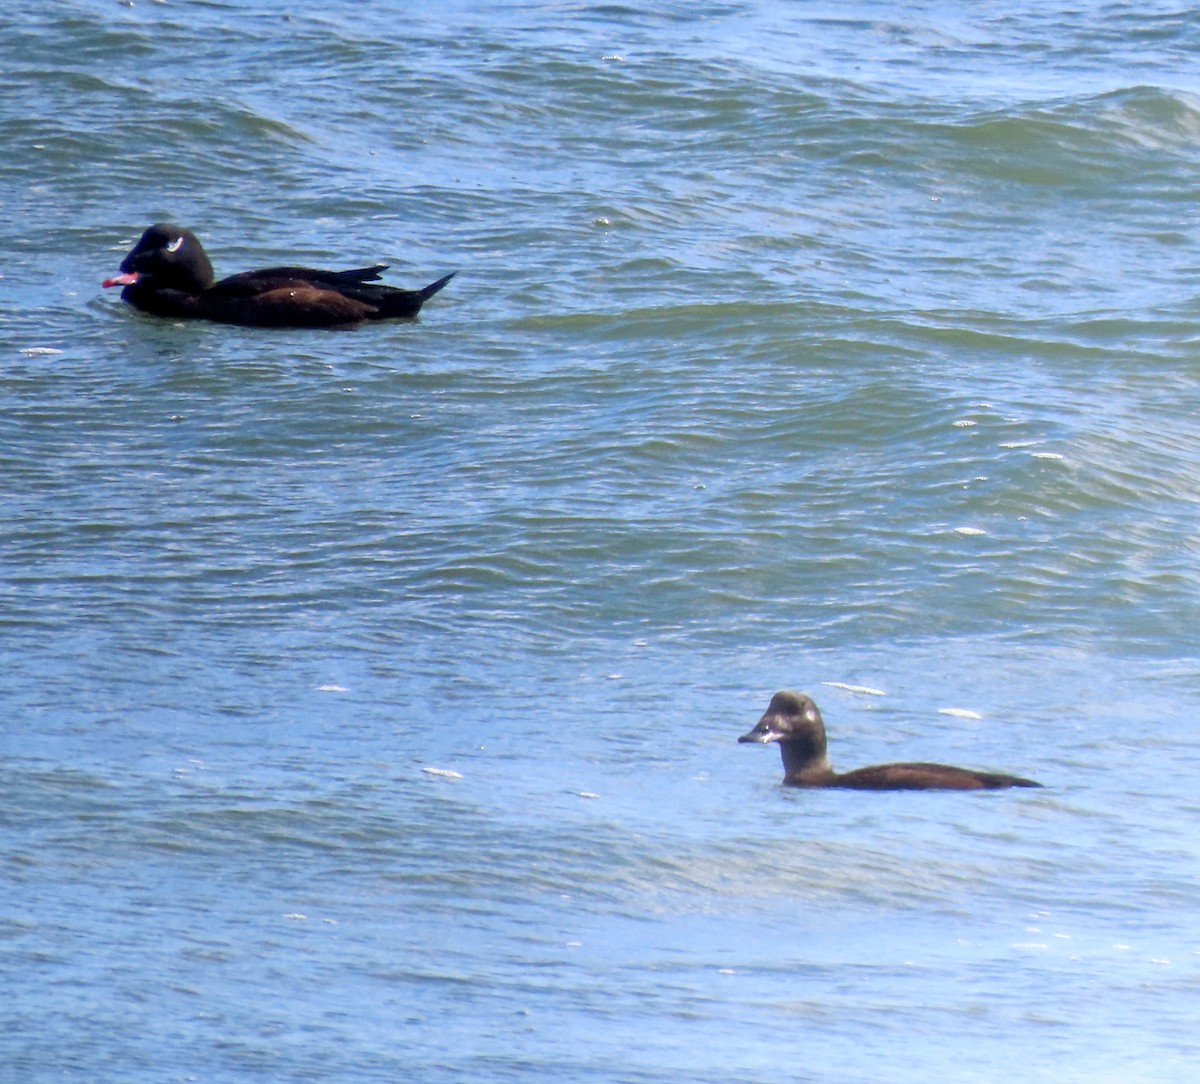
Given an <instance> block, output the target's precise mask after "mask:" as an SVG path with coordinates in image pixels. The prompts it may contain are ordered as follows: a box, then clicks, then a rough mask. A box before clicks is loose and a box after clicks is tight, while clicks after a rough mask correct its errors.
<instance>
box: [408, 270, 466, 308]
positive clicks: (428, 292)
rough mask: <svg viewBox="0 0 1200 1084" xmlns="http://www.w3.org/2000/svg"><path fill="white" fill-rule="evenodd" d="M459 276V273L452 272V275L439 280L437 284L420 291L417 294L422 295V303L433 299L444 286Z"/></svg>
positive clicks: (431, 284) (432, 283) (433, 283)
mask: <svg viewBox="0 0 1200 1084" xmlns="http://www.w3.org/2000/svg"><path fill="white" fill-rule="evenodd" d="M457 274H458V272H457V271H451V272H450V274H448V275H443V276H442V277H441V278H440V279H438V280H437V282H431V283H430V284H429V285H428V286H426V287H425V288H424V289H423V290H418V291H417V293H418V294H419V295H420V298H421V301H422V302H426V301H428V300H429V299H430V298H431V297H433V295H434V294H436V293H437V292H438V290H440V289H441V288H442V287H443V286H445V285H446V283H448V282H449V281H450V280H451V279H452V278H454V276H455V275H457Z"/></svg>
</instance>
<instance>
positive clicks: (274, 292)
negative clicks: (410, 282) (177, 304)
mask: <svg viewBox="0 0 1200 1084" xmlns="http://www.w3.org/2000/svg"><path fill="white" fill-rule="evenodd" d="M225 281H228V280H225ZM225 281H222V282H220V283H218V284H217V286H215V287H213V288H212V289H211V290H206V291H205V292H204V293H203V295H201V298H200V300H199V302H198V304H197V308H198V311H197V315H199V316H203V317H204V318H205V319H208V320H217V321H219V322H221V323H225V324H242V325H245V326H247V327H348V326H350V325H352V324H359V323H362V321H364V320H369V319H370V318H371V317H373V316H375V315H376V313H377V311H378V310H377V309H376V308H375V307H374V306H372V305H367V304H364V303H363V302H362V301H357V300H355V299H354V298H352V297H347V296H346V295H345V294H343V293H341V292H340V291H338V290H336V289H326V288H324V287H321V286H314V285H312V284H310V283H306V282H299V281H293V282H287V281H284V282H283V283H282V284H279V283H276V284H275V285H274V286H273V287H270V286H268V288H261V286H262V284H260V287H259V288H256V289H250V288H249V287H248V284H245V283H243V284H235V285H234V286H232V287H230V288H228V289H225V288H224V287H225Z"/></svg>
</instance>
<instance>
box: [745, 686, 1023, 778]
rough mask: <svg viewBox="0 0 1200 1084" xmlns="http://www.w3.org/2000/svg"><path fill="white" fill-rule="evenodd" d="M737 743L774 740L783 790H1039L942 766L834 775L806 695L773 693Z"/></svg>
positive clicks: (990, 775) (883, 768) (814, 708)
mask: <svg viewBox="0 0 1200 1084" xmlns="http://www.w3.org/2000/svg"><path fill="white" fill-rule="evenodd" d="M738 741H739V742H760V743H762V744H764V745H765V744H767V743H768V742H778V743H779V752H780V753H781V754H782V756H783V773H784V774H783V782H784V785H785V786H789V787H848V788H850V789H853V790H1000V789H1002V788H1004V787H1040V786H1041V783H1035V782H1034V781H1033V780H1032V779H1022V778H1021V777H1020V776H1019V775H1005V774H1004V773H1002V772H977V771H973V770H972V769H970V768H953V767H951V766H950V765H948V764H924V763H913V764H879V765H876V766H875V767H873V768H858V769H856V770H855V771H852V772H844V773H841V774H839V773H838V772H835V771H834V770H833V769H832V768H831V767H830V766H829V753H828V752H827V750H826V746H825V724H824V723H823V722H822V721H821V713H820V711H819V710H817V705H816V704H814V703H813V702H812V699H811V698H810V697H807V696H805V695H803V694H802V693H793V692H787V691H784V692H778V693H776V694H775V695H774V696H773V697H771V704H770V706H769V707H768V708H767V710H766V713H765V714H764V715H763V717H762V718H761V719H759V721H758V725H757V726H756V727H755V728H754V729H753V730H751V731H750V733H749V734H743V735H742V736H741V737H740V738H738Z"/></svg>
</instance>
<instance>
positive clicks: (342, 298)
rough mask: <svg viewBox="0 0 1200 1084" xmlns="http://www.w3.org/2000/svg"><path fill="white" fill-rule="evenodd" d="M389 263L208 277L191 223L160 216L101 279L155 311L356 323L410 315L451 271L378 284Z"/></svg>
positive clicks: (300, 323) (274, 323)
mask: <svg viewBox="0 0 1200 1084" xmlns="http://www.w3.org/2000/svg"><path fill="white" fill-rule="evenodd" d="M386 267H387V265H386V264H378V265H376V266H375V267H360V268H358V269H357V270H354V271H315V270H313V269H312V268H309V267H268V268H264V269H263V270H262V271H243V272H242V273H241V274H240V275H230V276H229V278H225V279H221V281H220V282H214V281H213V269H212V264H211V263H209V262H208V256H207V255H205V252H204V248H203V247H202V246H201V244H200V242H199V241H198V240H197V239H196V235H195V234H194V233H192V231H191V230H185V229H182V228H181V227H179V226H171V225H168V224H167V223H164V222H160V223H158V224H157V225H154V226H151V227H150V228H149V229H148V230H146V232H145V233H143V234H142V236H141V238H140V239H139V241H138V243H137V244H136V245H134V246H133V251H132V252H130V253H129V255H128V256H126V257H125V259H124V260H122V261H121V273H120V274H119V275H116V276H115V277H113V278H110V279H105V280H104V283H103V285H104V286H105V288H107V287H109V286H123V287H124V289H123V290H122V291H121V298H122V300H124V301H128V302H129V304H131V305H133V306H134V308H138V309H141V310H142V311H143V312H148V313H151V314H152V315H154V316H170V317H174V318H175V319H196V320H215V321H217V322H218V323H222V324H243V325H246V326H249V327H353V326H354V325H355V324H361V323H363V322H364V321H366V320H411V319H412V318H413V317H415V316H416V315H417V313H418V312H420V311H421V306H422V305H423V304H424V303H425V302H426V301H428V300H429V299H430V298H431V297H433V295H434V294H436V293H437V292H438V290H440V289H441V288H442V287H443V286H445V285H446V283H447V282H449V281H450V280H451V279H452V278H453V277H454V272H451V273H450V274H449V275H446V276H445V277H444V278H440V279H438V280H437V282H431V283H430V284H429V285H428V286H426V287H425V288H424V289H423V290H400V289H397V288H396V287H394V286H380V285H377V280H378V279H379V273H380V272H381V271H383V270H385V269H386Z"/></svg>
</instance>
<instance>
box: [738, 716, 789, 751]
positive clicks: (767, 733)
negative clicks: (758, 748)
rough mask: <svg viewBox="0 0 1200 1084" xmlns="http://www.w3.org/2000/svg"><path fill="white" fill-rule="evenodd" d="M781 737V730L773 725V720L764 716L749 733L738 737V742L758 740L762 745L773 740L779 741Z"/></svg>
mask: <svg viewBox="0 0 1200 1084" xmlns="http://www.w3.org/2000/svg"><path fill="white" fill-rule="evenodd" d="M779 739H780V734H779V732H778V731H777V730H775V729H774V728H773V727H772V726H771V720H770V719H769V718H767V717H766V716H764V717H763V718H762V719H760V720H759V721H758V725H757V726H756V727H755V728H754V729H753V730H751V731H750V733H749V734H743V735H742V736H741V737H740V738H738V743H739V744H741V743H742V742H758V743H759V744H760V745H769V744H770V743H771V742H773V741H779Z"/></svg>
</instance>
